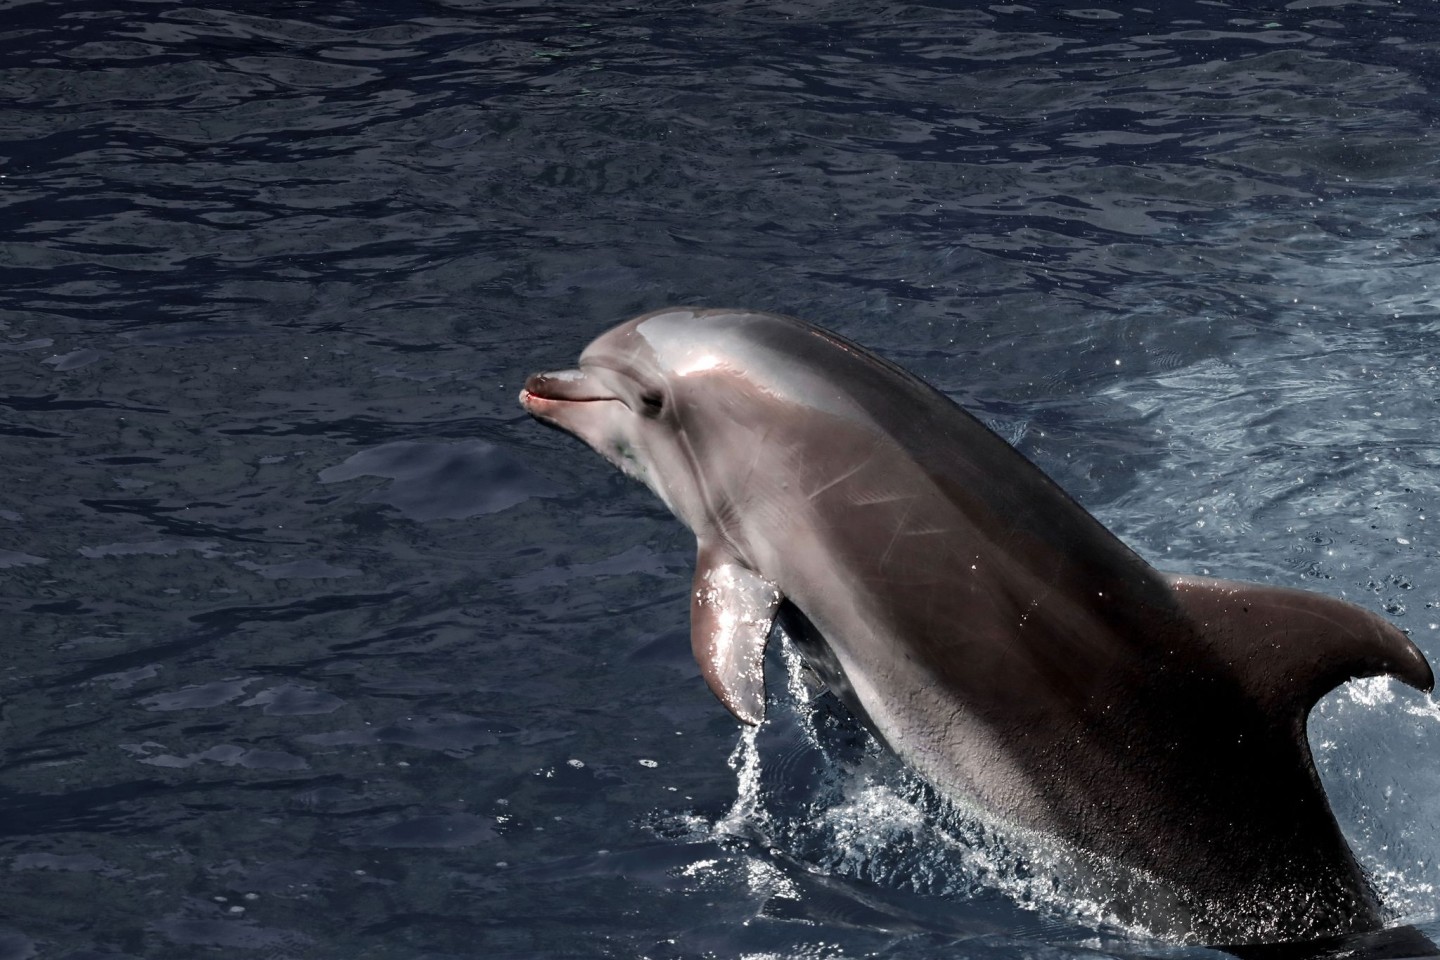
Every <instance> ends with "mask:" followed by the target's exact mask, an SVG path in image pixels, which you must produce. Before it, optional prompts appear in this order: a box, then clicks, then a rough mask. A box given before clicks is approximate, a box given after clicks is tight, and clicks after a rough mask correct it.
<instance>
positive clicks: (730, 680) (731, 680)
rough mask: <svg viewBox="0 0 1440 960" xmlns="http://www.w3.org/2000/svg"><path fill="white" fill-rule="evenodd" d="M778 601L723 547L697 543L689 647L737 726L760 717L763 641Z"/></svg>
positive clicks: (762, 714)
mask: <svg viewBox="0 0 1440 960" xmlns="http://www.w3.org/2000/svg"><path fill="white" fill-rule="evenodd" d="M782 599H783V598H782V597H781V595H780V591H779V589H778V588H776V586H775V584H773V583H771V582H770V581H769V580H766V579H765V578H764V577H762V576H760V575H759V574H758V573H756V572H754V571H753V570H751V569H750V568H749V567H746V566H745V565H744V564H742V563H740V561H738V560H736V559H735V558H734V557H733V556H731V555H730V553H729V552H728V551H726V550H725V549H724V548H722V547H717V546H714V545H711V544H709V543H707V542H706V541H705V540H703V539H702V540H701V541H700V548H699V552H698V554H697V556H696V559H695V582H694V584H693V585H692V587H691V590H690V648H691V649H692V650H693V651H694V652H695V659H696V660H697V661H698V662H699V664H700V672H701V673H702V674H703V675H704V676H705V682H706V683H708V684H709V685H710V690H711V692H712V693H714V694H715V696H716V697H717V698H719V700H720V702H721V703H723V704H725V708H726V709H727V710H729V711H730V712H731V713H733V714H734V715H735V719H737V720H739V721H740V722H741V723H748V724H751V725H752V726H753V725H754V724H758V723H759V722H760V721H761V720H764V719H765V641H766V640H768V639H769V637H770V625H771V624H772V623H773V622H774V620H775V611H776V610H777V609H779V607H780V601H781V600H782Z"/></svg>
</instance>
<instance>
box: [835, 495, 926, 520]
mask: <svg viewBox="0 0 1440 960" xmlns="http://www.w3.org/2000/svg"><path fill="white" fill-rule="evenodd" d="M914 499H915V494H913V493H874V494H870V495H868V496H863V497H857V498H856V499H854V500H852V501H850V502H851V503H853V504H855V505H856V506H857V507H873V506H879V505H880V504H882V503H899V502H900V501H901V500H914ZM905 515H906V516H909V515H910V511H909V508H908V507H907V508H906V511H905Z"/></svg>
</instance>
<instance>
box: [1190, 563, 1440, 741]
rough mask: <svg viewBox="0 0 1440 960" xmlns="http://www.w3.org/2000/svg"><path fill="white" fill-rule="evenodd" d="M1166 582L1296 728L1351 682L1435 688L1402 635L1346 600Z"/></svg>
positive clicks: (1205, 581)
mask: <svg viewBox="0 0 1440 960" xmlns="http://www.w3.org/2000/svg"><path fill="white" fill-rule="evenodd" d="M1169 579H1170V587H1171V589H1172V590H1173V591H1174V595H1175V597H1176V599H1177V600H1178V601H1179V603H1180V606H1181V608H1182V609H1183V610H1184V612H1185V613H1186V614H1187V615H1188V616H1189V618H1190V619H1191V621H1192V623H1194V624H1195V626H1197V627H1198V628H1199V629H1200V633H1201V636H1202V637H1203V638H1204V639H1205V641H1206V642H1207V643H1209V644H1210V645H1211V647H1212V648H1213V649H1214V650H1215V652H1216V653H1218V654H1220V656H1222V657H1223V658H1224V659H1225V660H1227V661H1228V662H1230V663H1231V664H1232V665H1233V667H1234V670H1235V673H1236V675H1237V676H1238V677H1239V679H1240V682H1241V683H1242V685H1244V686H1245V688H1246V690H1247V692H1248V693H1249V694H1250V695H1251V696H1253V697H1255V698H1256V699H1257V700H1259V701H1260V702H1261V703H1263V704H1265V705H1266V706H1267V707H1268V708H1269V709H1270V710H1271V711H1273V712H1274V713H1275V714H1283V713H1286V712H1289V713H1291V714H1292V715H1298V716H1299V718H1300V720H1301V722H1302V724H1303V722H1304V717H1305V715H1306V714H1308V713H1309V712H1310V708H1311V707H1313V706H1314V705H1315V702H1316V701H1317V700H1319V699H1320V698H1321V697H1323V696H1324V695H1325V694H1327V693H1329V692H1330V691H1331V690H1333V689H1334V688H1335V687H1337V686H1339V685H1340V684H1342V683H1344V682H1345V681H1346V680H1352V679H1355V678H1357V677H1374V676H1380V675H1382V674H1389V675H1391V676H1393V677H1396V678H1398V679H1400V680H1403V681H1404V682H1406V683H1408V684H1409V685H1410V686H1412V687H1415V688H1416V689H1417V690H1421V691H1425V692H1428V691H1430V690H1431V689H1432V688H1433V687H1434V685H1435V677H1434V674H1433V673H1432V672H1431V670H1430V665H1429V664H1428V663H1427V662H1426V661H1425V656H1424V655H1423V654H1422V653H1421V652H1420V651H1419V650H1418V649H1417V648H1416V647H1415V644H1413V643H1411V642H1410V639H1409V638H1408V637H1406V636H1405V634H1403V633H1401V632H1400V631H1399V630H1398V629H1396V628H1395V627H1394V626H1392V625H1391V624H1390V623H1388V622H1387V621H1385V620H1384V619H1382V618H1381V617H1379V616H1377V615H1376V614H1373V613H1371V612H1370V611H1368V610H1365V609H1362V608H1361V607H1357V606H1355V605H1354V604H1352V603H1346V602H1345V601H1343V600H1337V599H1335V598H1334V597H1327V596H1323V595H1321V594H1316V593H1309V592H1307V591H1303V590H1291V589H1288V588H1285V587H1271V586H1266V585H1262V584H1255V583H1236V582H1235V581H1232V580H1215V579H1211V578H1209V577H1193V576H1171V577H1169ZM1301 729H1304V728H1303V726H1302V727H1301Z"/></svg>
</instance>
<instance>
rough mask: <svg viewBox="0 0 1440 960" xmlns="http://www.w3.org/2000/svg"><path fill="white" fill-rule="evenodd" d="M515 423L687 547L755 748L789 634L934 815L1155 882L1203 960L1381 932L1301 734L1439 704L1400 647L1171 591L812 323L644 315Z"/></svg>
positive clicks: (1238, 603)
mask: <svg viewBox="0 0 1440 960" xmlns="http://www.w3.org/2000/svg"><path fill="white" fill-rule="evenodd" d="M520 402H521V404H522V405H523V406H524V408H525V410H526V411H528V412H529V413H530V414H531V415H533V416H534V417H536V418H538V419H539V420H541V421H543V422H545V423H547V424H551V425H553V426H556V427H559V428H560V429H562V430H564V431H567V432H569V433H571V434H573V435H575V436H576V437H578V438H579V439H581V440H583V441H584V442H585V443H587V444H589V445H590V446H591V447H592V448H594V449H595V450H596V451H597V452H599V453H600V454H601V455H602V456H604V457H605V458H606V459H608V460H610V461H611V462H612V463H614V464H615V465H616V466H618V467H619V468H620V469H621V470H622V471H624V472H625V473H627V474H629V475H630V476H632V477H635V478H637V479H639V480H640V481H642V482H643V483H645V484H646V485H647V486H648V487H649V488H650V489H651V490H653V491H654V492H655V493H656V494H657V495H658V496H659V497H660V499H661V500H663V501H664V502H665V504H666V505H667V506H668V507H669V508H670V510H671V511H672V512H673V513H674V514H675V516H676V517H678V518H679V519H680V520H681V521H683V522H684V523H685V524H686V525H687V526H688V527H689V528H690V530H692V531H693V532H694V534H695V538H696V541H697V556H696V567H695V576H694V582H693V589H692V591H691V598H690V614H691V644H692V647H693V650H694V654H695V657H696V659H697V660H698V661H699V664H700V670H701V673H702V674H703V675H704V678H705V681H706V683H708V684H709V686H710V689H711V690H712V691H713V692H714V694H715V696H716V697H717V698H719V700H720V702H721V703H723V704H724V705H725V707H726V708H728V709H729V710H730V712H731V713H732V714H734V715H735V717H736V718H737V719H738V720H740V721H741V722H743V723H746V724H757V723H759V722H761V720H762V719H763V717H764V711H765V686H764V676H763V656H764V650H765V645H766V642H767V639H768V637H769V636H770V633H771V627H772V624H773V623H774V621H775V619H776V617H777V616H781V617H782V618H783V619H784V624H785V625H786V626H788V627H789V628H790V630H789V632H791V633H792V634H793V635H794V636H795V637H796V639H797V640H798V645H799V646H800V648H801V650H802V652H803V653H804V655H805V657H806V660H807V661H808V662H809V664H810V665H811V666H812V667H813V668H814V670H815V672H816V673H818V674H819V675H820V676H821V678H823V680H824V681H825V682H826V684H827V685H828V686H829V688H830V689H831V690H832V691H833V692H834V693H835V694H836V696H837V697H839V699H840V700H841V701H842V702H843V703H844V704H845V705H846V706H848V707H849V708H850V710H852V711H853V712H854V713H855V714H856V715H857V716H858V717H859V718H860V719H861V720H863V722H864V723H865V724H866V725H867V726H869V727H870V729H871V730H872V731H874V733H875V734H876V735H877V737H878V738H879V739H880V740H881V741H882V742H883V743H885V744H886V745H888V746H889V747H890V748H891V749H892V750H893V751H894V752H895V753H897V754H898V755H899V756H900V757H901V758H902V759H903V760H904V761H905V762H906V763H908V764H909V765H910V766H911V767H913V768H914V769H915V770H916V771H918V772H919V773H920V774H921V775H922V776H923V777H924V778H925V779H926V780H928V781H929V782H930V783H931V784H932V785H933V786H934V787H936V788H937V790H938V791H939V792H940V793H941V794H942V795H943V796H945V797H947V798H951V799H953V800H954V801H956V802H957V803H959V804H961V805H962V806H963V807H964V808H966V809H971V810H976V811H979V812H981V813H982V814H983V815H984V816H985V817H987V818H989V821H990V822H992V823H995V824H998V825H1000V826H1001V827H1011V828H1015V829H1017V830H1018V831H1019V832H1020V834H1021V835H1034V836H1039V837H1042V838H1045V839H1047V840H1049V839H1051V838H1054V839H1058V840H1060V841H1061V842H1062V843H1063V844H1066V845H1068V846H1069V848H1070V849H1072V850H1076V851H1079V852H1080V853H1081V854H1082V855H1083V856H1085V857H1088V858H1090V860H1091V861H1093V862H1094V863H1097V864H1102V865H1109V866H1113V865H1119V866H1120V867H1121V868H1123V869H1124V870H1125V871H1129V872H1132V873H1133V874H1134V875H1135V876H1139V877H1141V878H1143V879H1144V883H1145V884H1146V885H1144V886H1141V887H1139V888H1126V889H1131V890H1132V893H1130V894H1122V895H1121V896H1132V897H1135V898H1136V899H1139V900H1145V901H1146V903H1132V904H1130V907H1131V908H1132V909H1133V910H1134V915H1135V916H1139V917H1145V918H1148V919H1146V920H1145V921H1144V922H1145V923H1146V924H1147V925H1150V926H1151V929H1152V930H1153V929H1157V924H1158V923H1159V921H1157V920H1156V919H1155V917H1154V914H1155V913H1156V912H1157V911H1159V912H1163V913H1166V914H1167V915H1169V916H1170V917H1171V921H1170V922H1171V923H1172V924H1173V925H1174V928H1175V929H1179V930H1180V931H1181V932H1182V935H1183V937H1184V938H1185V939H1190V940H1198V941H1200V942H1205V943H1211V944H1258V943H1269V942H1280V941H1296V940H1313V939H1319V938H1324V937H1342V936H1347V935H1351V934H1355V933H1361V932H1365V931H1371V930H1377V929H1380V928H1381V927H1382V926H1383V913H1382V909H1381V906H1380V903H1379V902H1378V899H1377V896H1376V894H1375V892H1374V890H1373V889H1372V887H1371V885H1370V883H1369V882H1368V880H1367V879H1366V877H1365V875H1364V873H1363V871H1362V870H1361V868H1360V866H1359V864H1358V863H1357V862H1356V860H1355V857H1354V855H1353V853H1352V852H1351V851H1350V849H1349V847H1348V846H1347V844H1346V842H1345V839H1344V837H1343V836H1342V834H1341V831H1340V828H1339V826H1338V825H1337V824H1336V822H1335V818H1334V815H1333V813H1332V812H1331V810H1330V807H1329V804H1328V802H1327V800H1326V797H1325V793H1324V790H1323V788H1322V786H1321V784H1320V779H1319V776H1318V775H1317V773H1316V770H1315V765H1314V762H1313V759H1312V757H1311V754H1310V748H1309V744H1308V742H1307V740H1306V735H1305V723H1306V717H1307V715H1308V714H1309V712H1310V709H1311V707H1312V706H1313V705H1314V704H1315V702H1316V701H1317V700H1318V699H1319V698H1320V697H1321V696H1323V695H1324V694H1326V693H1327V692H1328V691H1330V690H1331V689H1333V688H1334V687H1336V686H1337V685H1339V684H1340V683H1343V682H1344V681H1346V680H1348V679H1351V678H1355V677H1368V676H1377V675H1381V674H1389V675H1392V676H1394V677H1396V678H1398V679H1400V680H1402V681H1404V682H1405V683H1407V684H1409V685H1411V686H1413V687H1416V688H1418V689H1419V690H1422V691H1429V690H1430V689H1431V688H1432V686H1433V684H1434V677H1433V675H1432V673H1431V670H1430V666H1429V664H1428V663H1427V662H1426V660H1425V657H1424V656H1423V655H1422V654H1421V653H1420V651H1419V650H1418V649H1417V648H1416V647H1415V646H1414V644H1412V643H1411V642H1410V640H1409V639H1407V637H1406V636H1405V635H1404V634H1403V633H1401V632H1400V631H1399V630H1398V629H1396V628H1395V627H1394V626H1392V625H1391V624H1389V623H1388V622H1386V621H1385V620H1384V619H1382V618H1380V617H1379V616H1376V615H1375V614H1372V613H1370V612H1368V611H1366V610H1363V609H1361V608H1360V607H1358V606H1354V605H1352V604H1349V603H1346V602H1343V601H1341V600H1337V599H1334V598H1332V597H1327V596H1322V595H1320V594H1315V593H1308V592H1303V591H1299V590H1293V589H1287V588H1284V587H1276V586H1267V585H1262V584H1247V583H1237V582H1232V581H1226V580H1218V579H1210V578H1207V577H1198V576H1190V575H1172V574H1166V573H1162V572H1160V571H1158V570H1156V569H1155V568H1153V567H1152V566H1150V565H1149V564H1148V563H1146V562H1145V561H1144V560H1143V559H1141V557H1140V556H1139V555H1138V554H1136V553H1135V552H1134V551H1133V550H1131V549H1130V548H1129V547H1127V546H1126V545H1125V544H1124V543H1122V542H1121V541H1120V540H1119V539H1118V538H1117V537H1115V536H1114V535H1113V534H1111V533H1110V532H1109V531H1108V530H1106V529H1105V527H1104V526H1102V525H1101V524H1100V523H1099V522H1098V521H1097V520H1095V518H1093V517H1092V516H1090V514H1089V513H1087V512H1086V511H1085V510H1084V509H1083V508H1082V507H1080V506H1079V504H1077V503H1076V502H1075V501H1074V500H1073V499H1072V498H1071V497H1070V496H1069V495H1067V494H1066V493H1065V491H1064V490H1062V489H1061V488H1060V487H1059V486H1058V485H1056V484H1055V483H1054V482H1053V481H1052V480H1050V479H1049V478H1048V477H1046V476H1045V475H1044V474H1043V473H1042V472H1041V471H1040V470H1039V469H1038V468H1036V467H1035V466H1034V465H1032V464H1031V463H1030V462H1029V461H1028V460H1026V459H1025V457H1024V456H1023V455H1021V454H1020V453H1019V452H1018V451H1016V450H1015V449H1014V448H1013V447H1011V446H1010V445H1009V444H1008V443H1006V442H1005V441H1004V440H1003V439H1002V438H1000V437H999V436H997V435H996V434H994V433H993V432H991V431H990V430H989V429H987V428H986V427H985V426H984V425H983V424H981V423H980V422H979V421H978V420H976V419H975V418H974V417H972V416H970V415H969V414H968V413H966V412H965V411H964V410H962V409H961V408H960V407H959V406H957V405H956V404H955V403H954V402H952V401H951V400H949V399H948V398H947V397H945V396H944V395H943V394H941V393H940V392H939V391H937V390H935V389H933V388H932V387H930V386H928V385H927V384H925V383H924V382H922V381H921V380H919V379H918V378H916V377H914V376H912V375H911V374H909V373H907V372H906V371H904V370H902V369H900V368H899V367H897V366H896V365H894V364H892V363H890V362H888V361H886V360H884V359H882V358H880V357H878V356H876V355H875V354H873V353H870V352H869V351H867V350H865V349H863V348H861V347H859V346H857V345H856V344H854V343H851V342H849V341H848V340H845V339H843V338H841V337H839V336H836V335H835V334H833V333H830V332H828V331H826V330H824V329H821V328H820V327H817V326H814V325H811V324H809V323H806V322H803V321H801V320H797V319H794V318H791V317H785V316H780V315H776V314H771V313H761V312H752V311H744V310H713V309H698V308H671V309H666V310H661V311H658V312H654V313H648V314H645V315H643V316H639V317H636V318H634V319H632V320H630V321H628V322H626V323H623V324H621V325H620V326H618V327H615V328H614V329H612V330H610V331H609V332H607V333H605V334H604V335H602V336H600V337H599V338H598V339H596V340H595V341H594V342H593V343H591V344H590V345H589V346H588V347H587V348H585V350H584V352H583V353H582V354H581V355H580V360H579V367H578V369H574V370H562V371H557V372H552V373H540V374H535V375H534V376H531V377H530V378H529V380H528V381H527V382H526V384H525V388H524V390H523V391H522V392H521V394H520ZM1134 890H1139V891H1141V892H1140V893H1135V892H1133V891H1134ZM1156 904H1161V905H1162V906H1160V907H1157V906H1156ZM1147 911H1149V912H1148V913H1147Z"/></svg>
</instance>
